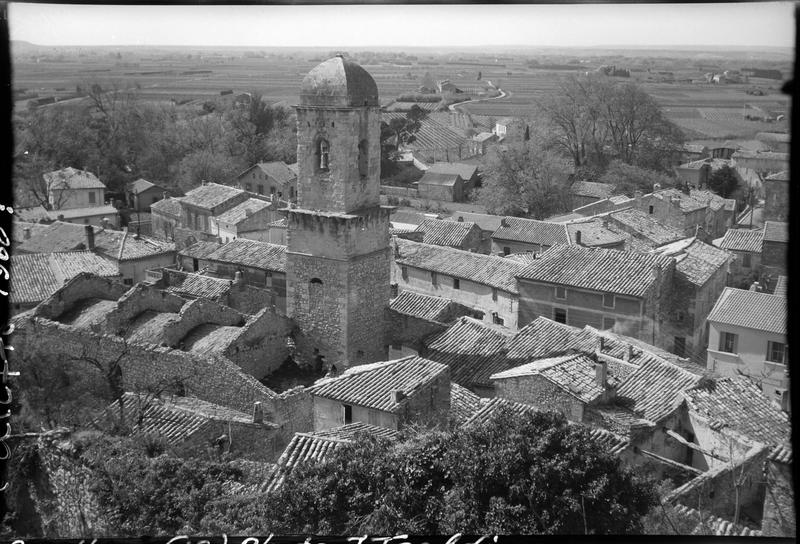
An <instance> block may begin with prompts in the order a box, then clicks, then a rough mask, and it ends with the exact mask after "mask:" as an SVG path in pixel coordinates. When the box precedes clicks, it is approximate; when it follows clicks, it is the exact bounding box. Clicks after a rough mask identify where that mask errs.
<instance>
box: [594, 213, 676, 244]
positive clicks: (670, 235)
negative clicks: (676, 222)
mask: <svg viewBox="0 0 800 544" xmlns="http://www.w3.org/2000/svg"><path fill="white" fill-rule="evenodd" d="M609 218H610V219H611V220H613V221H616V222H618V223H619V224H620V225H622V226H623V227H627V228H629V229H631V230H632V231H633V232H635V233H636V234H638V235H640V236H641V237H643V238H646V239H647V240H649V241H650V242H652V243H653V245H655V246H660V245H662V244H668V243H670V242H674V241H676V240H680V239H682V238H684V237H685V236H684V234H683V232H681V231H679V230H677V229H673V228H671V227H668V226H665V225H662V224H661V223H659V222H658V221H656V220H655V219H654V218H653V217H652V216H651V215H649V214H647V213H645V212H643V211H641V210H636V209H633V208H628V209H625V210H620V211H618V212H613V213H611V214H610V216H609Z"/></svg>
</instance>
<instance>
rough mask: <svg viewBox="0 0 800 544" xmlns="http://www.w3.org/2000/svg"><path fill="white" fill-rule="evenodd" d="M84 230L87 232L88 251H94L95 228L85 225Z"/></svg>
mask: <svg viewBox="0 0 800 544" xmlns="http://www.w3.org/2000/svg"><path fill="white" fill-rule="evenodd" d="M83 230H84V232H86V249H88V250H89V251H94V227H92V226H91V225H85V226H84V227H83Z"/></svg>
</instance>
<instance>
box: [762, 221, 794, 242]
mask: <svg viewBox="0 0 800 544" xmlns="http://www.w3.org/2000/svg"><path fill="white" fill-rule="evenodd" d="M764 241H765V242H788V241H789V223H783V222H780V221H765V222H764Z"/></svg>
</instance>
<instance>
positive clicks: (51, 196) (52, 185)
mask: <svg viewBox="0 0 800 544" xmlns="http://www.w3.org/2000/svg"><path fill="white" fill-rule="evenodd" d="M43 177H44V181H45V186H46V187H47V201H48V203H49V204H50V209H51V210H69V209H78V208H92V207H97V206H103V205H105V203H106V201H105V191H106V186H105V185H104V184H103V182H101V181H100V180H99V179H97V176H95V175H94V174H92V173H91V172H87V171H86V170H78V169H76V168H72V167H71V166H69V167H67V168H62V169H61V170H55V171H53V172H47V173H46V174H44V175H43Z"/></svg>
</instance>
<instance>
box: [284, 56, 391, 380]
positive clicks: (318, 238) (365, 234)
mask: <svg viewBox="0 0 800 544" xmlns="http://www.w3.org/2000/svg"><path fill="white" fill-rule="evenodd" d="M296 110H297V164H298V187H297V188H298V205H297V207H296V208H289V209H287V210H286V211H287V219H288V225H287V243H288V249H287V263H286V279H287V313H288V315H289V317H291V318H293V319H294V321H295V323H297V325H298V327H299V329H300V335H299V336H298V346H297V347H298V349H299V350H300V351H301V353H304V354H306V355H307V356H310V354H311V353H313V352H314V350H318V351H319V353H320V354H321V355H323V356H325V358H326V360H327V361H328V362H329V363H335V364H336V365H337V366H338V367H340V368H341V367H342V366H345V367H346V366H352V365H355V364H361V363H368V362H374V361H379V360H383V359H385V357H386V354H387V352H386V346H385V310H386V307H387V306H388V304H389V266H390V262H389V213H390V208H386V207H382V206H381V205H380V104H379V102H378V87H377V85H376V84H375V80H373V79H372V76H370V75H369V74H368V73H367V71H366V70H364V69H363V68H361V67H360V66H359V65H358V64H356V63H353V62H350V61H347V60H345V59H344V58H342V57H338V56H337V57H334V58H332V59H329V60H327V61H325V62H323V63H322V64H320V65H319V66H317V67H316V68H314V69H313V70H311V71H310V72H309V73H308V75H307V76H306V77H305V79H304V80H303V84H302V88H301V91H300V104H299V105H298V106H296Z"/></svg>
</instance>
